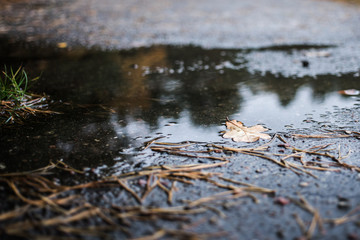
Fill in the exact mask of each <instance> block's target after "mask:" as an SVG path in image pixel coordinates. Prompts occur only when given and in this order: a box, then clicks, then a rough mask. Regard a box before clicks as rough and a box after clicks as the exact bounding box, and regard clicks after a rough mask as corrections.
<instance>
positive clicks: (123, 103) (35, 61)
mask: <svg viewBox="0 0 360 240" xmlns="http://www.w3.org/2000/svg"><path fill="white" fill-rule="evenodd" d="M30 51H31V50H30ZM43 51H47V52H48V54H47V55H41V56H33V57H32V58H29V57H27V58H22V56H21V55H18V56H16V55H15V56H11V57H4V55H2V56H3V58H2V61H3V62H4V63H6V64H9V63H11V64H15V63H18V62H21V63H23V64H24V65H25V67H26V69H27V70H28V71H29V72H30V74H32V75H36V74H39V73H40V72H43V74H42V78H41V80H39V82H38V83H37V85H36V88H35V89H36V90H37V91H38V92H46V93H48V94H50V95H51V97H52V99H54V100H61V101H63V102H67V103H70V104H71V107H70V106H68V105H65V107H64V106H62V107H61V108H62V109H61V110H62V111H63V112H64V114H63V115H59V116H54V117H52V118H51V119H50V120H49V121H45V122H43V123H34V124H33V125H31V127H29V126H25V127H24V129H22V130H21V132H19V133H18V135H16V136H14V135H13V132H12V131H11V130H9V131H8V132H6V131H5V130H4V134H2V140H1V141H2V142H5V141H4V139H5V138H9V136H11V137H10V141H6V144H5V145H6V146H7V147H8V149H10V151H9V152H2V153H3V154H5V155H6V156H10V155H11V154H10V155H9V153H11V151H12V153H14V152H16V153H17V154H14V155H12V156H11V158H13V157H14V156H15V155H17V156H19V158H22V159H27V161H31V160H30V159H33V156H32V155H31V154H30V151H29V149H28V148H29V147H28V146H27V145H26V144H24V146H23V147H19V146H16V145H17V143H19V141H20V142H21V141H24V140H21V139H22V137H23V135H24V134H26V135H27V136H29V138H30V139H32V137H33V136H37V135H41V136H42V137H41V139H40V140H39V142H41V144H39V145H37V144H36V140H32V141H34V144H33V145H32V146H31V147H32V149H31V152H32V153H34V154H35V155H36V154H40V153H41V156H40V157H39V158H40V159H42V160H44V161H45V159H46V161H48V159H49V158H51V159H54V158H55V159H56V158H59V159H60V158H66V160H67V161H68V162H70V163H73V165H77V164H78V166H82V167H83V166H106V165H114V161H115V162H116V166H117V167H118V168H121V170H124V169H125V168H126V167H130V166H134V165H137V164H140V165H141V164H144V159H142V160H141V161H142V162H140V163H139V161H140V160H139V158H136V156H138V155H141V154H144V153H143V152H139V151H138V150H139V149H140V147H141V146H142V145H143V143H144V142H145V141H148V140H149V139H151V138H155V137H159V136H162V137H165V139H166V141H183V140H198V141H223V140H222V139H221V137H219V135H218V132H219V131H220V130H223V127H222V126H221V123H222V122H223V121H224V120H225V118H226V117H229V118H236V119H238V120H241V121H243V122H244V123H245V124H246V125H254V124H258V123H262V124H265V125H266V126H267V127H268V128H270V129H272V131H273V132H276V131H281V130H284V129H285V128H286V127H289V126H290V127H306V126H307V125H306V123H303V120H306V122H312V121H316V120H317V119H319V117H318V115H319V114H321V113H323V112H325V111H327V110H332V109H333V108H334V106H335V105H336V106H338V107H344V106H351V104H352V103H353V102H354V100H353V99H351V98H344V97H341V96H339V95H338V94H337V93H336V92H337V91H338V90H341V89H348V88H358V89H359V88H360V86H359V85H360V82H359V81H356V79H357V77H356V76H354V74H348V75H343V76H341V77H336V76H331V75H323V76H317V77H316V78H313V77H301V78H299V77H293V76H291V77H284V76H281V75H279V76H276V75H273V74H269V73H265V74H257V73H249V71H247V69H246V68H245V66H248V63H247V62H246V54H247V51H242V50H224V49H212V50H205V49H202V48H198V47H192V46H187V47H171V46H155V47H151V48H140V49H133V50H126V51H121V52H118V51H110V52H101V51H96V50H90V51H84V50H81V49H80V50H74V51H66V50H64V51H63V52H59V51H57V52H56V57H53V56H54V55H51V54H50V53H51V52H52V50H51V49H45V50H43ZM254 51H256V50H254ZM257 51H261V50H257ZM267 51H268V50H267ZM15 52H16V53H21V51H15ZM278 52H279V50H277V54H278ZM23 53H24V56H29V55H27V50H26V49H24V50H23ZM42 54H43V53H42ZM284 54H286V53H284ZM80 106H81V107H80ZM109 109H110V111H109ZM309 120H311V121H309ZM29 124H30V123H29ZM44 132H52V133H53V134H52V135H46V134H44ZM7 134H8V135H7ZM12 138H14V140H11V139H12ZM17 138H18V139H17ZM49 146H51V147H49ZM19 148H20V149H19ZM3 149H4V148H3ZM44 149H49V150H48V151H45V152H44ZM2 151H4V150H2ZM11 158H10V159H11ZM147 159H148V161H151V158H147ZM40 165H41V164H40ZM140 165H139V166H140Z"/></svg>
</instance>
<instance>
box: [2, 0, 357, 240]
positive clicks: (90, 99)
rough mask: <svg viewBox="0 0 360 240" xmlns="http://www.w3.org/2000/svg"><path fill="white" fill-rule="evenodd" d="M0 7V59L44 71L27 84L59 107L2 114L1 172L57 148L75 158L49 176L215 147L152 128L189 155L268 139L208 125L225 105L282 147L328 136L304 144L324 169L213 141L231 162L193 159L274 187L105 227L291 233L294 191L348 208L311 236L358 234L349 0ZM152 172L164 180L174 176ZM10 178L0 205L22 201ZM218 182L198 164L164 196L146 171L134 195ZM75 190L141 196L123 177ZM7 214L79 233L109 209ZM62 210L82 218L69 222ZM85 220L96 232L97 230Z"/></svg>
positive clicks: (49, 157) (196, 194)
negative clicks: (168, 148)
mask: <svg viewBox="0 0 360 240" xmlns="http://www.w3.org/2000/svg"><path fill="white" fill-rule="evenodd" d="M0 11H1V20H2V21H1V25H0V33H1V40H0V41H1V46H0V62H1V65H4V64H6V65H11V66H14V67H16V66H19V65H23V66H24V67H25V69H26V70H27V71H28V72H29V74H30V75H31V76H37V75H39V74H41V78H40V80H38V81H37V82H36V83H34V86H33V91H35V92H37V93H42V92H44V93H46V94H48V95H49V96H50V99H51V100H52V102H51V103H50V105H49V106H50V108H51V109H54V110H56V111H59V112H62V114H59V115H52V116H47V117H40V118H31V119H29V120H28V121H27V122H26V123H25V124H24V125H15V126H10V127H5V126H2V128H1V140H0V142H1V150H0V151H1V156H2V157H1V165H0V166H1V172H2V173H9V172H14V171H29V170H33V169H36V168H40V167H44V166H46V165H47V164H49V162H57V161H59V160H61V161H63V162H65V163H66V164H68V165H70V166H72V167H74V168H76V169H79V170H83V171H84V172H85V174H76V173H74V172H72V173H68V172H64V173H63V172H61V170H59V171H55V173H54V174H55V176H50V177H49V178H50V179H51V180H52V181H55V182H57V183H58V184H59V183H61V184H68V185H75V184H79V183H84V182H88V181H98V180H99V179H103V178H105V177H108V176H112V175H113V176H122V175H121V174H126V173H128V172H132V171H138V172H141V171H143V170H144V169H146V168H147V167H149V166H154V165H155V166H162V165H184V164H213V163H217V162H218V161H219V160H214V159H208V158H205V159H203V158H199V157H198V158H194V157H189V156H187V157H186V156H178V155H172V154H169V153H159V152H156V151H154V149H150V148H146V149H145V146H147V142H148V141H150V140H152V139H156V138H159V137H161V138H160V139H158V140H157V141H161V142H176V143H177V142H182V141H192V142H193V145H192V146H191V147H190V149H188V148H185V149H184V151H185V152H186V153H187V154H188V155H193V154H192V153H191V152H190V151H203V150H207V149H208V148H209V146H208V144H218V145H222V146H226V147H254V146H259V145H261V144H263V143H265V142H266V141H263V140H261V141H260V143H251V144H245V143H233V142H232V141H231V140H225V139H223V138H222V137H221V133H220V132H221V131H223V130H225V126H224V122H225V120H226V118H227V117H228V118H230V119H237V120H240V121H242V122H244V124H245V125H248V126H252V125H255V124H262V125H264V126H265V127H267V128H269V129H270V130H269V133H270V135H271V136H275V134H278V135H279V136H282V137H283V138H284V139H286V141H287V142H288V145H286V144H285V145H284V143H283V142H282V141H281V139H279V138H276V137H275V139H274V141H273V142H271V143H270V148H269V149H267V150H266V151H267V153H268V154H270V155H271V156H272V158H275V159H280V158H281V156H278V155H276V154H291V152H292V151H294V150H292V151H291V149H289V148H286V147H289V146H290V145H291V146H295V147H296V148H299V149H309V148H311V147H315V146H325V145H326V144H332V145H331V146H330V147H327V148H326V151H325V153H327V154H328V155H316V154H313V153H308V154H306V155H304V159H303V160H304V161H307V162H312V164H314V162H317V163H316V164H315V165H316V166H318V165H321V167H324V166H325V165H326V166H327V167H328V168H329V169H331V170H329V169H327V170H326V171H316V170H309V171H310V173H311V174H313V175H315V176H316V177H318V178H314V177H313V176H311V174H310V175H309V174H307V173H304V172H302V173H301V174H297V173H294V171H292V170H290V169H289V168H284V167H281V166H279V164H276V163H274V162H272V161H271V160H270V161H269V159H264V158H259V157H256V156H251V155H248V154H240V153H233V152H231V151H228V152H226V151H220V152H217V151H214V152H215V153H214V154H210V155H211V156H215V157H221V158H223V157H230V158H229V160H230V162H229V163H227V164H226V165H223V166H222V167H217V168H214V169H210V170H204V171H209V172H211V173H221V174H223V176H224V177H227V178H231V179H233V180H236V181H242V182H245V183H247V184H253V185H256V186H260V187H264V188H269V189H272V190H274V191H275V195H274V194H270V195H269V194H264V193H259V194H254V196H255V198H256V199H257V200H258V201H259V202H258V203H255V202H254V197H253V198H252V197H250V198H236V199H235V200H231V199H224V200H223V201H218V202H217V203H211V204H210V203H206V204H204V206H205V205H206V207H207V211H205V212H204V213H201V214H200V213H199V214H185V215H186V219H185V218H184V219H181V218H180V217H179V216H176V217H178V218H171V219H170V217H169V216H168V217H169V218H168V219H165V218H160V217H156V215H154V216H153V218H145V216H142V217H143V219H142V220H141V218H140V217H139V218H135V219H131V224H130V225H127V224H125V223H124V222H123V220H124V219H120V220H121V221H120V222H117V223H116V224H115V227H114V226H112V225H111V224H110V226H111V228H107V230H106V231H105V232H106V234H105V237H108V238H109V239H110V238H113V237H117V238H134V237H141V236H149V235H152V234H154V233H157V231H159V230H160V229H172V230H177V231H180V230H181V231H182V232H176V233H174V232H173V233H171V232H167V234H168V235H167V237H171V236H172V237H177V238H182V237H189V236H188V235H184V234H183V233H184V232H186V233H187V234H189V233H193V234H195V233H196V234H210V233H211V234H215V235H214V236H204V238H211V237H213V238H219V236H221V238H224V239H294V238H299V237H301V236H303V235H306V231H304V232H302V231H301V224H299V221H296V217H294V214H296V215H297V216H299V217H300V218H301V219H303V221H304V222H305V225H306V227H305V228H306V229H308V227H309V225H310V222H311V219H312V217H313V215H314V214H313V213H308V212H307V211H305V210H304V209H303V208H302V207H301V206H298V205H297V204H296V200H298V199H300V198H301V197H300V196H299V195H298V193H300V194H301V195H302V196H304V198H305V199H307V201H308V202H309V203H310V204H311V205H312V206H314V207H315V208H316V209H318V211H319V213H320V215H321V217H322V218H324V219H328V218H329V219H330V218H338V217H340V216H344V215H345V214H347V213H348V212H350V211H351V210H353V209H355V210H354V212H353V213H352V214H353V215H354V217H352V218H349V219H347V221H346V222H345V223H343V224H339V226H334V224H330V223H325V225H324V230H325V231H321V228H319V223H318V224H317V227H316V228H315V232H314V234H312V236H311V238H313V239H346V238H348V239H358V238H359V232H360V228H359V222H360V220H359V215H356V214H358V209H356V207H357V206H359V204H360V191H359V187H358V186H359V181H360V176H359V171H358V167H359V165H360V164H359V161H358V157H359V154H360V153H359V150H358V149H359V148H358V144H359V143H358V141H359V140H358V131H359V127H358V124H359V123H358V120H359V115H360V110H359V107H358V106H359V101H360V100H359V97H358V96H346V95H343V94H340V93H339V91H341V90H345V89H360V86H359V85H360V83H359V81H358V80H359V74H360V72H359V69H360V50H359V49H360V44H359V42H360V41H359V40H360V31H359V28H358V26H359V22H360V18H359V16H360V5H358V2H357V1H353V2H342V1H339V2H336V1H307V0H306V1H291V2H290V1H275V2H273V1H242V2H241V3H233V2H230V1H229V2H224V1H211V4H210V3H209V2H208V1H206V2H201V1H199V2H196V3H195V2H191V1H188V2H187V1H185V2H183V1H182V2H181V3H180V2H179V3H175V2H172V3H168V2H166V3H165V2H163V1H152V2H151V3H150V2H145V1H123V2H121V3H118V2H117V1H110V0H109V1H102V2H101V3H100V2H96V1H75V2H70V1H56V2H55V1H30V2H29V1H4V4H2V6H1V7H0ZM184 13H186V14H184ZM339 130H341V133H345V134H347V137H346V138H296V137H294V135H293V134H306V135H309V134H320V135H322V136H324V134H326V133H328V132H329V131H330V132H332V133H334V132H336V133H339V132H338V131H339ZM344 131H347V132H344ZM349 151H350V155H349V157H348V158H345V159H344V160H342V161H344V162H345V163H346V164H349V165H351V166H354V167H352V168H351V167H344V166H342V167H341V166H338V165H336V166H332V165H331V164H330V163H329V162H334V159H335V160H336V159H340V157H341V156H345V155H346V154H347V153H348V152H349ZM190 153H191V154H190ZM329 154H331V156H337V157H336V158H332V157H331V156H330V155H329ZM195 155H196V156H199V153H196V154H195ZM206 156H207V154H206ZM298 161H299V160H298V159H293V162H296V163H298ZM293 162H291V163H293ZM335 163H336V161H335ZM335 163H333V164H335ZM330 166H331V167H330ZM323 170H324V169H323ZM149 179H150V177H149V178H145V179H142V178H140V180H139V179H136V180H134V181H132V182H129V186H131V187H132V188H134V189H135V191H136V192H137V193H139V194H140V193H143V191H144V189H145V186H144V185H146V184H145V183H144V182H142V181H145V182H146V181H150V180H149ZM215 180H217V181H220V179H218V178H216V177H215ZM162 181H164V182H162V183H163V184H164V185H165V186H168V187H169V188H170V186H172V183H173V180H169V179H166V180H162ZM5 182H6V181H5ZM7 183H8V182H7ZM210 183H211V182H210ZM9 186H11V185H9ZM10 192H11V189H10V188H9V187H8V186H7V185H6V184H3V185H2V186H1V196H3V197H4V198H6V199H8V201H4V202H3V203H2V204H1V205H0V206H1V212H6V211H8V210H12V209H14V208H15V207H16V206H22V205H23V203H21V201H18V200H17V201H15V202H13V201H14V197H13V196H14V194H12V193H10ZM219 192H221V188H219V187H218V186H216V185H211V184H209V181H207V180H206V181H204V180H203V181H201V180H194V183H193V184H192V185H187V184H184V183H180V182H179V183H178V190H177V191H176V192H175V193H174V197H173V198H174V200H173V202H172V204H169V203H168V202H167V201H166V194H164V193H163V192H162V191H161V189H160V188H159V187H158V188H157V189H155V192H153V193H152V194H150V195H149V196H148V198H146V200H145V201H144V202H142V206H143V207H144V208H150V207H154V206H158V207H167V206H184V200H190V201H194V200H196V199H199V198H201V197H206V196H212V194H216V193H219ZM75 193H76V194H79V193H78V192H75ZM75 193H74V192H72V193H71V194H75ZM80 195H81V196H82V198H81V201H80V200H79V201H78V202H77V203H75V205H81V204H83V202H84V201H85V202H87V203H91V204H92V205H93V206H97V207H99V208H102V209H106V211H107V210H109V209H110V208H111V209H112V207H113V206H114V205H116V206H138V205H139V203H137V202H136V201H135V200H136V199H133V198H131V194H129V193H128V192H126V191H124V189H122V188H119V187H117V188H110V189H109V188H99V189H96V190H89V189H86V190H83V191H81V192H80ZM279 197H284V198H285V199H286V200H290V203H285V202H283V201H281V200H279ZM291 199H293V201H291ZM190 205H191V204H190ZM67 207H68V208H69V206H67ZM186 208H190V209H191V207H189V205H186ZM104 211H105V210H104ZM106 211H105V212H106ZM122 211H125V210H122ZM108 214H109V215H108V216H109V217H113V215H112V213H111V212H109V213H108ZM179 215H180V214H179ZM353 215H351V216H353ZM56 216H57V213H56V211H53V210H52V209H51V208H46V207H45V208H44V209H40V210H39V209H35V210H33V211H32V212H30V213H28V214H27V215H25V216H23V217H22V218H21V219H20V220H21V221H23V220H25V221H30V223H31V222H36V221H38V220H39V219H40V220H41V219H48V218H51V217H56ZM146 216H147V215H146ZM171 217H174V216H173V215H171ZM174 219H175V220H174ZM176 219H177V220H176ZM20 220H19V219H17V221H20ZM117 220H119V219H117ZM21 221H20V222H21ZM14 222H15V223H16V219H15V220H14V219H12V220H11V221H7V222H6V221H5V222H3V223H4V224H3V226H4V227H3V228H2V229H1V232H0V233H1V234H3V235H4V237H7V238H8V239H11V236H12V234H14V235H18V236H22V237H23V236H24V235H25V236H26V235H28V234H31V236H33V237H32V238H35V237H39V238H40V237H44V236H45V237H47V238H52V237H54V235H58V236H60V237H74V238H85V236H87V235H89V234H85V233H84V232H86V229H85V230H84V226H87V225H89V226H93V227H95V228H96V227H103V226H104V225H106V222H107V221H105V223H104V219H101V217H100V219H99V217H94V216H93V217H92V218H89V219H86V220H83V221H79V222H75V223H73V222H71V223H66V222H63V223H61V224H59V225H55V226H53V225H51V224H49V225H48V226H44V224H43V225H40V226H38V225H36V224H34V226H33V227H29V228H26V227H25V230H24V232H22V231H14V230H13V229H15V228H14V227H12V228H11V226H12V225H11V224H13V223H14ZM325 222H326V221H325ZM9 226H10V227H9ZM64 226H65V227H66V226H68V227H69V226H71V227H78V228H79V229H82V231H80V232H79V231H78V232H76V231H75V230H73V231H72V232H71V231H70V230H67V231H65V230H64V228H61V227H64ZM116 226H117V227H116ZM7 228H8V229H12V230H6V229H7ZM119 228H121V229H119ZM122 228H126V231H124V229H122ZM87 230H88V231H87V232H88V233H90V232H91V230H89V229H87ZM99 231H100V230H99ZM14 232H15V233H14ZM325 232H326V233H325ZM5 233H6V234H5ZM216 234H218V235H219V236H218V235H216ZM90 235H91V234H90ZM92 235H94V236H95V237H93V238H97V237H98V238H104V235H101V234H99V233H98V232H97V234H94V233H93V232H92ZM153 237H154V239H156V238H160V237H156V236H153ZM193 237H201V236H200V235H196V236H195V235H194V236H193ZM89 238H90V237H89ZM308 238H310V237H309V236H308Z"/></svg>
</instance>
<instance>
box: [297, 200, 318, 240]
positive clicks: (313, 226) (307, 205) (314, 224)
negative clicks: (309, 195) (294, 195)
mask: <svg viewBox="0 0 360 240" xmlns="http://www.w3.org/2000/svg"><path fill="white" fill-rule="evenodd" d="M299 198H300V200H299V201H298V200H295V199H292V201H293V202H294V203H295V204H297V205H298V206H300V207H301V208H303V209H304V210H306V211H308V212H309V213H311V214H312V215H313V218H312V220H311V223H310V226H309V228H308V230H307V231H306V237H307V239H310V238H311V237H312V236H313V234H314V232H315V229H316V227H317V226H319V229H320V231H321V232H324V226H323V220H322V218H321V216H320V213H319V211H318V210H317V209H316V208H314V207H313V206H311V205H310V203H309V202H308V201H307V200H306V199H305V198H304V197H303V196H302V195H300V194H299Z"/></svg>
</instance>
